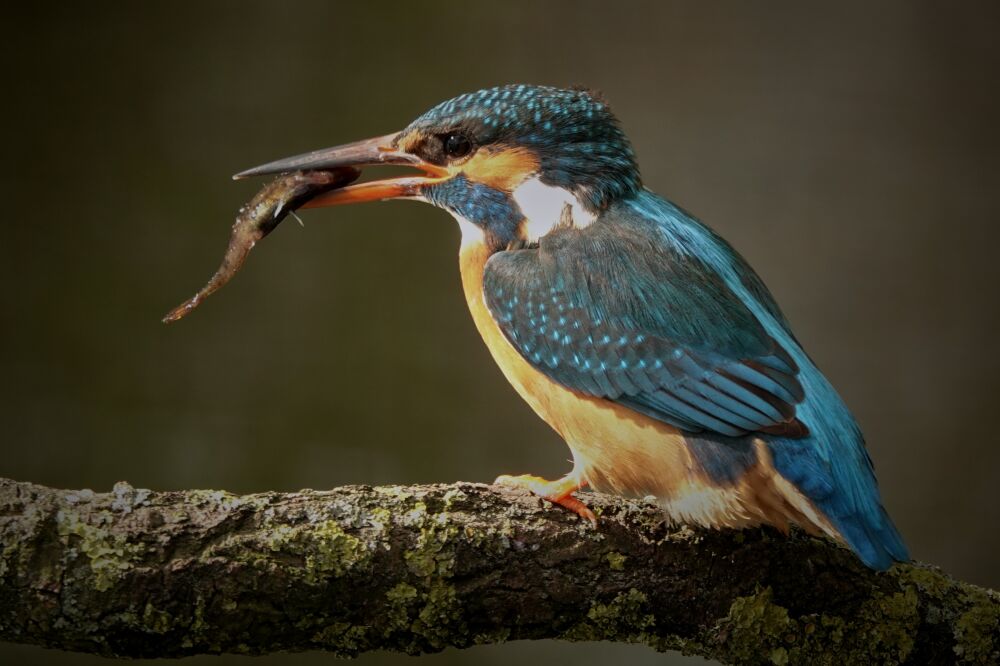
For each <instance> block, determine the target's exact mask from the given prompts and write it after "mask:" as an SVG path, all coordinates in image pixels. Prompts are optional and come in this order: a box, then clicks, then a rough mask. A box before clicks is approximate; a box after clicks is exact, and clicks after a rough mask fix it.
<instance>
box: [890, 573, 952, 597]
mask: <svg viewBox="0 0 1000 666" xmlns="http://www.w3.org/2000/svg"><path fill="white" fill-rule="evenodd" d="M891 574H892V575H894V576H896V578H898V579H899V581H900V587H904V588H905V587H907V586H908V585H916V586H917V589H919V590H920V591H921V592H923V593H924V594H927V595H929V596H931V597H933V598H934V599H938V600H940V599H944V598H945V596H946V595H947V594H948V592H949V591H950V590H951V588H952V586H953V583H952V581H950V580H948V578H946V577H945V576H944V575H942V574H941V573H939V572H937V571H934V570H933V569H928V568H926V567H922V566H917V565H913V564H897V565H896V566H894V567H893V568H892V571H891Z"/></svg>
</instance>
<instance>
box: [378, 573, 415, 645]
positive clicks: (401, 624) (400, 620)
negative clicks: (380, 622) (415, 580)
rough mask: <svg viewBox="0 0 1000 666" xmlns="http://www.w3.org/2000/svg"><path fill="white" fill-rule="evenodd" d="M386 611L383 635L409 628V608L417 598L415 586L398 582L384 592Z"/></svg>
mask: <svg viewBox="0 0 1000 666" xmlns="http://www.w3.org/2000/svg"><path fill="white" fill-rule="evenodd" d="M385 599H386V606H387V608H386V612H385V625H384V628H383V630H382V635H383V636H390V635H391V634H393V633H394V632H397V631H402V630H404V629H409V628H410V624H411V622H410V608H411V607H412V606H413V605H414V603H415V602H416V600H417V588H415V587H413V586H412V585H407V584H406V583H399V584H398V585H396V586H395V587H393V588H392V589H391V590H389V591H388V592H386V593H385Z"/></svg>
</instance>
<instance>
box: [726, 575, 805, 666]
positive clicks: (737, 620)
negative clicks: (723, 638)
mask: <svg viewBox="0 0 1000 666" xmlns="http://www.w3.org/2000/svg"><path fill="white" fill-rule="evenodd" d="M772 596H773V592H772V590H771V588H770V587H767V588H764V589H763V590H761V589H758V590H757V592H756V593H755V594H752V595H750V596H746V597H737V598H736V599H735V600H734V601H733V603H732V604H731V605H730V607H729V615H728V616H727V618H726V620H725V621H724V622H723V626H724V629H725V630H728V634H729V636H730V640H729V641H728V643H729V645H730V646H732V647H733V652H732V653H731V654H733V655H734V656H735V657H736V659H734V661H737V662H740V661H744V660H745V661H751V660H753V659H755V658H759V655H760V654H761V653H762V652H764V653H766V654H768V656H769V657H770V660H771V661H772V662H773V663H787V662H788V653H787V650H786V648H785V646H784V645H783V643H784V638H785V636H786V635H788V632H789V630H790V629H792V628H793V626H792V621H791V619H790V618H789V617H788V611H787V610H786V609H785V608H783V607H782V606H779V605H777V604H776V603H774V601H773V600H772ZM723 633H726V632H725V631H724V632H723ZM776 660H777V661H776Z"/></svg>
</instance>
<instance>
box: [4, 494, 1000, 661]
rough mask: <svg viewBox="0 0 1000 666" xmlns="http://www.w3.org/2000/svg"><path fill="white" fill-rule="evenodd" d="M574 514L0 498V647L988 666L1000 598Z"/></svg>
mask: <svg viewBox="0 0 1000 666" xmlns="http://www.w3.org/2000/svg"><path fill="white" fill-rule="evenodd" d="M587 501H588V503H589V504H590V506H591V507H592V508H593V509H594V510H595V512H596V513H598V515H599V519H600V520H599V525H598V527H597V528H596V529H595V528H593V527H591V526H590V524H589V523H586V522H583V521H581V520H580V519H578V518H577V517H576V516H575V515H573V514H571V513H569V512H567V511H565V510H563V509H561V508H559V507H552V506H550V505H549V504H548V503H546V502H543V501H541V500H538V499H536V498H534V497H532V496H530V495H528V494H525V493H522V492H519V491H514V490H508V489H501V488H497V487H491V486H485V485H478V484H469V483H459V484H455V485H434V486H411V487H400V486H389V487H376V488H372V487H368V486H351V487H344V488H338V489H335V490H331V491H327V492H317V491H311V490H306V491H302V492H298V493H287V494H281V493H262V494H258V495H247V496H242V497H240V496H235V495H231V494H229V493H226V492H222V491H204V490H191V491H183V492H150V491H148V490H140V489H135V488H132V487H131V486H129V485H128V484H126V483H119V484H116V485H115V487H114V490H113V491H112V492H111V493H101V494H98V493H94V492H92V491H89V490H82V491H67V490H55V489H50V488H45V487H42V486H38V485H33V484H29V483H20V482H15V481H10V480H2V479H0V538H2V541H0V543H2V546H3V550H2V554H0V640H4V641H13V642H18V643H31V644H35V645H42V646H47V647H52V648H59V649H63V650H75V651H83V652H92V653H96V654H101V655H107V656H118V657H180V656H185V655H193V654H204V653H222V652H234V653H243V654H263V653H267V652H273V651H277V650H292V651H297V650H329V651H332V652H335V653H337V654H339V655H356V654H358V653H361V652H365V651H368V650H376V649H388V650H401V651H404V652H408V653H411V654H418V653H423V652H435V651H438V650H441V649H443V648H445V647H448V646H453V647H457V648H464V647H468V646H470V645H477V644H482V643H496V642H500V641H506V640H522V639H541V638H558V639H562V640H570V641H592V640H608V641H618V642H629V643H644V644H646V645H648V646H650V647H652V648H654V649H656V650H679V651H681V652H684V653H686V654H698V655H702V656H705V657H712V658H715V659H718V660H719V661H722V662H724V663H733V664H751V663H753V664H756V663H776V664H782V663H821V664H845V663H879V662H882V663H913V664H927V663H949V664H950V663H956V662H962V661H966V662H971V663H997V662H998V650H1000V595H998V594H997V593H995V592H993V591H990V590H985V589H982V588H978V587H975V586H973V585H969V584H966V583H962V582H959V581H955V580H953V579H951V578H949V577H948V576H946V575H945V574H943V573H942V572H941V571H940V570H938V569H935V568H934V567H931V566H927V565H922V564H907V565H896V566H895V567H893V569H891V570H890V571H888V572H885V573H874V572H872V571H869V570H868V569H866V568H865V567H864V566H862V565H861V564H860V563H859V562H858V561H857V559H856V558H855V557H854V556H853V555H852V554H851V553H850V552H848V551H847V550H845V549H844V548H841V547H840V546H838V545H836V544H833V543H831V542H828V541H824V540H820V539H815V538H812V537H809V536H806V535H804V534H802V533H800V532H793V533H792V534H791V535H788V536H785V535H782V534H780V533H778V532H776V531H774V530H771V529H766V528H765V529H752V530H743V531H734V530H721V531H717V530H706V529H701V528H691V527H686V526H680V527H673V526H670V525H667V524H665V523H664V521H663V518H662V515H661V514H660V513H659V512H658V511H657V509H656V507H655V506H654V505H653V504H650V503H646V502H643V501H639V500H626V499H621V498H612V497H606V496H602V495H597V494H592V495H588V496H587Z"/></svg>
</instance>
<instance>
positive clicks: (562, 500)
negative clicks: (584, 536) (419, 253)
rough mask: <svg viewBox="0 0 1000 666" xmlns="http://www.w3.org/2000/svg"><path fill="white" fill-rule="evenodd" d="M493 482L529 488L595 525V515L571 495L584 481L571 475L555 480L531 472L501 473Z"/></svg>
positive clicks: (499, 484) (583, 484) (584, 483)
mask: <svg viewBox="0 0 1000 666" xmlns="http://www.w3.org/2000/svg"><path fill="white" fill-rule="evenodd" d="M493 483H494V484H495V485H498V486H508V487H511V488H524V489H526V490H529V491H531V492H532V493H533V494H535V495H537V496H539V497H541V498H542V499H544V500H548V501H549V502H552V503H553V504H558V505H559V506H561V507H564V508H566V509H569V510H570V511H572V512H573V513H575V514H576V515H578V516H580V517H581V518H583V519H584V520H589V521H590V522H591V524H593V525H594V526H596V525H597V516H595V515H594V512H593V511H591V510H590V508H589V507H588V506H587V505H586V504H584V503H583V502H582V501H580V500H578V499H577V498H576V497H573V493H574V492H576V491H577V490H579V489H580V488H582V487H583V486H585V485H586V482H580V481H579V480H577V479H576V478H574V477H572V476H565V477H563V478H561V479H559V480H557V481H548V480H547V479H543V478H541V477H539V476H532V475H531V474H521V475H518V476H512V475H509V474H503V475H501V476H498V477H497V478H496V481H494V482H493Z"/></svg>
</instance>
